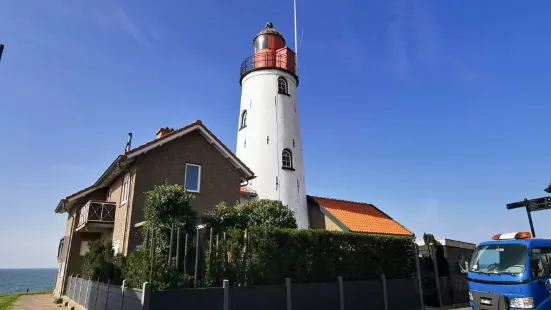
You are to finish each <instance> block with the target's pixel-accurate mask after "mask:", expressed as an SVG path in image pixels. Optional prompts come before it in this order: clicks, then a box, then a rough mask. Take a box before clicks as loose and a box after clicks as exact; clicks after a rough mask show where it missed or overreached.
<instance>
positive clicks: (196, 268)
mask: <svg viewBox="0 0 551 310" xmlns="http://www.w3.org/2000/svg"><path fill="white" fill-rule="evenodd" d="M205 227H207V225H205V224H201V225H197V226H196V227H195V228H196V229H197V235H196V236H195V239H196V241H195V275H194V277H193V282H194V283H193V284H194V285H193V287H195V288H197V277H198V276H199V230H200V229H203V228H205Z"/></svg>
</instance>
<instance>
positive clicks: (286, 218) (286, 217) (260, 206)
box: [203, 199, 297, 231]
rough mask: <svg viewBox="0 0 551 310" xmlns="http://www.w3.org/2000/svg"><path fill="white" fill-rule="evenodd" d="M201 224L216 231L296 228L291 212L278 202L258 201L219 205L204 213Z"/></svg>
mask: <svg viewBox="0 0 551 310" xmlns="http://www.w3.org/2000/svg"><path fill="white" fill-rule="evenodd" d="M203 222H204V223H205V224H207V225H209V226H210V227H212V228H214V229H215V230H217V231H224V230H227V229H229V228H236V229H245V228H248V227H253V226H261V227H277V228H297V222H296V220H295V217H294V214H293V211H291V210H290V209H289V208H288V207H287V206H285V205H283V204H282V203H281V201H279V200H269V199H260V200H256V201H250V202H245V203H244V204H236V205H234V206H228V205H227V204H226V203H220V204H219V205H217V206H216V208H215V209H214V210H212V211H209V212H206V213H205V215H204V216H203Z"/></svg>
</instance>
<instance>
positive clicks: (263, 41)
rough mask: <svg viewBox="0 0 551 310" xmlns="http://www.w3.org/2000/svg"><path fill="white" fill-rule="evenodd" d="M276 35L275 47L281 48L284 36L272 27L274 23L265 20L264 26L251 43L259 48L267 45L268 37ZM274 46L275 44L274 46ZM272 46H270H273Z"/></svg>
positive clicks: (283, 43) (283, 44)
mask: <svg viewBox="0 0 551 310" xmlns="http://www.w3.org/2000/svg"><path fill="white" fill-rule="evenodd" d="M274 36H275V37H278V39H276V40H275V41H274V42H278V43H277V44H276V45H277V48H281V47H284V46H285V38H284V37H283V35H282V34H281V33H280V32H279V31H277V30H276V29H274V24H272V22H267V23H266V27H264V29H262V31H260V32H259V33H258V34H257V35H256V36H255V37H254V39H253V45H254V46H255V49H256V50H257V51H258V50H261V49H264V48H267V47H268V41H269V37H274ZM274 47H275V46H274ZM274 47H272V48H274Z"/></svg>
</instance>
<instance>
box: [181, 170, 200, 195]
mask: <svg viewBox="0 0 551 310" xmlns="http://www.w3.org/2000/svg"><path fill="white" fill-rule="evenodd" d="M188 166H194V167H199V173H198V175H197V190H189V189H187V188H186V184H187V167H188ZM185 174H186V175H185V178H184V188H185V189H186V190H187V191H188V192H190V193H200V192H201V165H197V164H188V163H186V172H185Z"/></svg>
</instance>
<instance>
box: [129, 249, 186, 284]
mask: <svg viewBox="0 0 551 310" xmlns="http://www.w3.org/2000/svg"><path fill="white" fill-rule="evenodd" d="M155 255H156V256H155V267H154V269H153V279H152V281H151V288H152V289H153V290H167V289H173V288H181V287H184V286H186V284H187V282H189V276H187V275H185V274H184V273H183V272H180V271H178V270H176V267H174V265H169V264H168V262H167V261H166V260H165V258H164V256H163V255H161V254H160V253H159V251H157V252H156V253H155ZM150 270H151V258H150V251H149V249H146V248H145V247H143V246H138V247H137V248H136V249H135V250H134V251H132V252H131V253H130V254H128V256H127V259H126V264H125V266H124V269H123V274H124V277H125V279H126V285H127V286H129V287H134V288H141V287H142V285H143V283H144V282H149V280H150V279H149V272H150Z"/></svg>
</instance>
